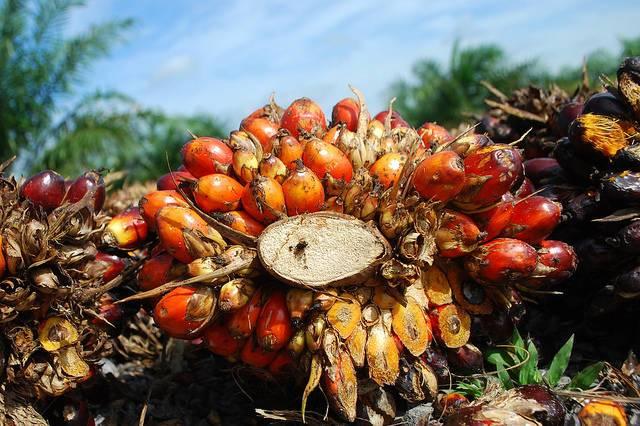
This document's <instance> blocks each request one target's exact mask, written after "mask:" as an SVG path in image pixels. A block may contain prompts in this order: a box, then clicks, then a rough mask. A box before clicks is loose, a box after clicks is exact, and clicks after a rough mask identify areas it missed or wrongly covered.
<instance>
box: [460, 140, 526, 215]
mask: <svg viewBox="0 0 640 426" xmlns="http://www.w3.org/2000/svg"><path fill="white" fill-rule="evenodd" d="M464 170H465V183H464V187H463V189H462V191H461V192H460V194H458V196H457V197H456V199H455V204H456V205H457V206H459V207H460V208H461V209H463V210H467V211H469V210H477V209H480V208H482V207H486V206H489V205H491V204H493V203H495V202H497V201H499V200H500V198H501V197H502V195H503V194H504V193H505V192H507V191H509V190H510V189H511V187H512V186H513V184H514V183H515V182H516V181H517V180H518V178H519V177H520V176H522V158H521V157H520V153H519V152H518V150H517V149H515V148H512V147H510V146H508V145H497V144H496V145H491V146H488V147H485V148H481V149H479V150H478V151H476V152H475V153H473V154H470V155H469V156H467V158H465V159H464Z"/></svg>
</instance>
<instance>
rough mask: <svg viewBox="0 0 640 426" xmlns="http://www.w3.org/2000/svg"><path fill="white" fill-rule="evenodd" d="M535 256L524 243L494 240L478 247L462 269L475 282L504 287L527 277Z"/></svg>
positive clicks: (534, 265)
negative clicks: (502, 285)
mask: <svg viewBox="0 0 640 426" xmlns="http://www.w3.org/2000/svg"><path fill="white" fill-rule="evenodd" d="M537 262H538V254H537V253H536V250H535V249H534V248H533V247H531V246H530V245H529V244H527V243H525V242H524V241H520V240H515V239H513V238H497V239H495V240H493V241H490V242H488V243H486V244H483V245H481V246H480V247H478V248H477V249H476V250H475V251H474V252H473V253H471V255H469V257H467V259H466V260H465V263H464V266H465V269H466V270H467V271H468V272H469V274H470V275H471V276H472V277H473V279H475V280H476V281H478V282H481V283H487V284H506V283H510V282H515V281H517V280H520V279H522V278H527V277H528V276H530V275H531V274H532V273H533V271H534V270H535V268H536V264H537Z"/></svg>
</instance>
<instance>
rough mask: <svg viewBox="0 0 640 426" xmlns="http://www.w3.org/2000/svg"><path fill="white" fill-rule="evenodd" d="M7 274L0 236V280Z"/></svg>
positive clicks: (0, 237) (0, 236)
mask: <svg viewBox="0 0 640 426" xmlns="http://www.w3.org/2000/svg"><path fill="white" fill-rule="evenodd" d="M6 272H7V259H5V257H4V243H3V241H2V235H0V279H1V278H2V277H4V274H5V273H6Z"/></svg>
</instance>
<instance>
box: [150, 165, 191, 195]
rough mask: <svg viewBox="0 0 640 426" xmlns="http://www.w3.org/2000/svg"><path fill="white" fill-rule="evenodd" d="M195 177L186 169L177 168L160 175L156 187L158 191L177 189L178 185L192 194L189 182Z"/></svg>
mask: <svg viewBox="0 0 640 426" xmlns="http://www.w3.org/2000/svg"><path fill="white" fill-rule="evenodd" d="M195 179H196V178H195V177H193V175H192V174H191V173H189V172H188V171H186V170H176V171H173V172H170V173H167V174H166V175H162V176H160V178H159V179H158V180H157V182H156V188H157V189H158V191H168V190H171V191H177V190H178V187H180V188H182V189H183V191H185V193H186V194H187V195H191V188H190V185H189V184H190V183H191V182H193V181H194V180H195Z"/></svg>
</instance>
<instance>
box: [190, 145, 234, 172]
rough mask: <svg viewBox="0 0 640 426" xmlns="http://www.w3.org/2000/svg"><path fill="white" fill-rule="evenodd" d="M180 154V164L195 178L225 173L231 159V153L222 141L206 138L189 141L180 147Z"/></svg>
mask: <svg viewBox="0 0 640 426" xmlns="http://www.w3.org/2000/svg"><path fill="white" fill-rule="evenodd" d="M181 154H182V163H183V164H184V166H185V167H186V168H187V170H188V171H189V173H191V174H192V175H193V176H194V177H196V178H199V177H202V176H205V175H211V174H214V173H226V172H227V170H228V169H229V166H230V165H231V161H232V159H233V152H232V151H231V149H230V148H229V147H228V146H227V145H225V143H224V142H223V141H221V140H220V139H216V138H208V137H200V138H196V139H192V140H190V141H189V142H187V143H186V144H185V145H184V146H183V147H182V150H181Z"/></svg>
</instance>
